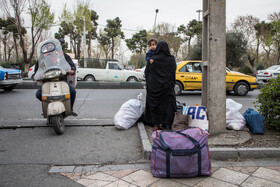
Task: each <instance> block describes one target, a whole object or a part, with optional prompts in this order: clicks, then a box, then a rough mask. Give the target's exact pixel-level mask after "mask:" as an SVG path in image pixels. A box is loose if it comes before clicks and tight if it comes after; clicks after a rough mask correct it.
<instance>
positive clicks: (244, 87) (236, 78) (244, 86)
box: [175, 61, 258, 96]
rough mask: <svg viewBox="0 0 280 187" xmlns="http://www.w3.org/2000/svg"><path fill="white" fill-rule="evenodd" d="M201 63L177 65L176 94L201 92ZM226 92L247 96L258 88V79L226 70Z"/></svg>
mask: <svg viewBox="0 0 280 187" xmlns="http://www.w3.org/2000/svg"><path fill="white" fill-rule="evenodd" d="M201 63H202V62H201V61H182V62H179V63H177V69H176V85H175V93H176V95H180V94H181V92H182V91H183V90H201V88H202V68H201ZM225 71H226V91H227V92H230V91H234V93H235V95H238V96H245V95H247V93H248V91H252V90H254V89H256V88H257V87H258V82H257V81H256V78H255V77H253V76H250V75H245V74H243V73H239V72H235V71H231V70H230V69H228V68H226V70H225Z"/></svg>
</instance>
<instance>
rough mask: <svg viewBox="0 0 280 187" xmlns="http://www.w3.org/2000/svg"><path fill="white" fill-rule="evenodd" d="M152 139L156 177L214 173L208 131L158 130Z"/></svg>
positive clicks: (152, 158) (151, 165)
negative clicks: (212, 171)
mask: <svg viewBox="0 0 280 187" xmlns="http://www.w3.org/2000/svg"><path fill="white" fill-rule="evenodd" d="M152 138H153V146H152V154H151V161H150V169H151V172H152V174H153V176H154V177H161V178H169V177H194V176H199V175H211V162H210V157H209V149H208V144H207V141H208V133H207V132H206V131H203V130H201V129H200V128H192V129H187V130H182V131H154V132H153V134H152Z"/></svg>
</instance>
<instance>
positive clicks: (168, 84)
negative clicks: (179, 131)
mask: <svg viewBox="0 0 280 187" xmlns="http://www.w3.org/2000/svg"><path fill="white" fill-rule="evenodd" d="M151 58H152V59H153V60H154V62H153V63H152V64H150V63H149V62H148V63H147V66H146V70H145V77H146V86H147V97H146V110H145V118H146V122H148V123H149V124H150V125H153V126H159V125H160V124H162V125H163V126H165V127H166V128H171V125H172V122H173V118H174V112H175V110H176V96H175V91H174V86H175V71H176V62H175V58H174V56H172V55H171V54H170V51H169V47H168V44H167V43H166V42H164V41H160V42H159V43H158V44H157V47H156V50H155V52H154V54H153V55H152V56H151Z"/></svg>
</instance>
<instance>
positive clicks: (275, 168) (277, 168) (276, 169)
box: [265, 166, 280, 172]
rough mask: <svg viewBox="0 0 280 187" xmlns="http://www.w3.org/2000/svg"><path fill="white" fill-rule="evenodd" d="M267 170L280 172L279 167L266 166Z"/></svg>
mask: <svg viewBox="0 0 280 187" xmlns="http://www.w3.org/2000/svg"><path fill="white" fill-rule="evenodd" d="M265 168H267V169H273V170H275V171H279V172H280V166H268V167H265Z"/></svg>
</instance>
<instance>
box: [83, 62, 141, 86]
mask: <svg viewBox="0 0 280 187" xmlns="http://www.w3.org/2000/svg"><path fill="white" fill-rule="evenodd" d="M78 80H85V81H114V82H115V81H117V82H132V81H133V82H138V81H142V80H144V76H143V73H139V72H135V71H131V70H125V69H123V67H122V66H121V65H120V64H119V63H118V62H116V61H108V62H107V64H106V67H105V69H97V68H81V67H80V68H78Z"/></svg>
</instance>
